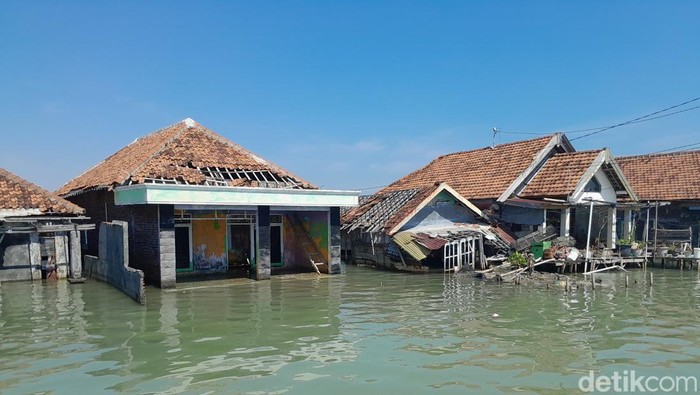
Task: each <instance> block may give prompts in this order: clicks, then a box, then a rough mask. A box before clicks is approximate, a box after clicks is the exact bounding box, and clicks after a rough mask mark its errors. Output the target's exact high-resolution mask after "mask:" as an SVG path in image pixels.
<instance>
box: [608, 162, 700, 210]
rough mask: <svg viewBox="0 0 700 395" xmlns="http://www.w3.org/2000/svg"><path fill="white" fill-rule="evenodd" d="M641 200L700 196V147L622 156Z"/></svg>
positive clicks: (624, 166) (684, 198)
mask: <svg viewBox="0 0 700 395" xmlns="http://www.w3.org/2000/svg"><path fill="white" fill-rule="evenodd" d="M617 163H618V165H620V167H621V168H622V172H623V173H624V174H625V176H626V177H627V180H628V181H629V183H630V184H632V188H633V189H634V191H635V192H636V193H637V196H638V197H639V200H644V201H675V200H700V150H699V151H685V152H673V153H668V154H656V155H638V156H624V157H618V158H617Z"/></svg>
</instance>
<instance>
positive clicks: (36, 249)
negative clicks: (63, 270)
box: [29, 232, 41, 280]
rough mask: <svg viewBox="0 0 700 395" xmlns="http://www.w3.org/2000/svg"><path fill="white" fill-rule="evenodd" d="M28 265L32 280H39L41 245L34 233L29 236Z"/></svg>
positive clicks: (37, 234)
mask: <svg viewBox="0 0 700 395" xmlns="http://www.w3.org/2000/svg"><path fill="white" fill-rule="evenodd" d="M29 265H30V269H29V270H30V272H31V278H32V280H41V244H40V243H39V233H36V232H34V233H30V234H29Z"/></svg>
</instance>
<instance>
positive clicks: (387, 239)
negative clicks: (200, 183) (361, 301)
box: [343, 133, 636, 268]
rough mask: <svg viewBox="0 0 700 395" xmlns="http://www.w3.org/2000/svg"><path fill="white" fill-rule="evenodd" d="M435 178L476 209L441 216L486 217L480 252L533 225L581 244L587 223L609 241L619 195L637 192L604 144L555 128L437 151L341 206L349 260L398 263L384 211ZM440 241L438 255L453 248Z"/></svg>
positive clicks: (408, 202)
mask: <svg viewBox="0 0 700 395" xmlns="http://www.w3.org/2000/svg"><path fill="white" fill-rule="evenodd" d="M436 183H438V184H440V183H444V184H445V185H448V186H449V187H450V188H449V190H451V191H454V195H455V196H456V197H459V199H458V200H460V201H464V202H468V203H469V204H468V205H466V204H465V206H466V207H469V208H470V209H471V211H472V212H474V213H476V215H475V216H474V217H467V216H466V215H465V213H464V212H463V213H462V217H453V218H448V217H445V216H441V219H443V220H445V219H453V221H452V222H454V223H460V222H467V223H468V222H469V221H473V220H474V219H477V220H478V221H477V223H481V221H485V223H486V224H488V225H489V227H488V229H490V231H489V233H490V234H491V235H493V236H494V237H490V238H484V239H483V240H484V241H487V243H486V246H485V247H484V248H482V249H481V253H482V254H486V255H488V254H489V253H496V252H508V251H509V250H512V249H516V248H517V247H518V241H519V240H518V239H519V238H522V239H523V240H528V239H527V236H528V235H531V234H533V233H537V234H540V233H541V234H545V235H547V236H552V237H555V236H565V237H570V236H573V237H575V238H576V243H577V244H578V245H585V244H586V242H587V239H588V238H589V235H588V233H589V231H588V228H589V223H591V226H590V228H591V229H592V230H595V232H594V236H590V240H589V243H599V244H602V245H603V246H604V247H607V248H615V242H616V232H617V221H616V216H617V203H618V199H619V198H621V197H625V198H626V199H632V200H634V199H636V196H635V195H634V192H633V190H632V188H631V187H630V185H629V183H628V182H627V180H626V179H625V177H624V175H623V174H622V171H621V169H620V168H619V166H618V165H617V164H616V162H615V159H614V158H613V157H612V155H611V153H610V151H609V150H607V149H603V150H597V151H585V152H576V150H575V149H574V147H573V145H572V144H571V143H570V142H569V140H568V139H567V137H566V136H565V135H564V134H561V133H557V134H553V135H550V136H545V137H541V138H536V139H531V140H525V141H517V142H513V143H507V144H501V145H496V146H491V147H485V148H481V149H476V150H470V151H464V152H457V153H452V154H447V155H442V156H440V157H438V158H436V159H434V160H433V161H432V162H430V163H429V164H428V165H426V166H424V167H422V168H420V169H418V170H416V171H414V172H412V173H410V174H409V175H407V176H405V177H403V178H401V179H399V180H397V181H395V182H393V183H391V184H390V185H388V186H387V187H385V188H384V189H382V190H380V191H379V192H378V193H376V194H375V195H372V196H370V197H365V198H363V199H362V204H360V206H359V207H357V208H354V209H351V210H348V211H347V212H346V213H345V214H344V216H343V232H344V236H345V241H344V250H345V254H346V255H347V257H348V260H350V261H354V262H357V263H370V264H377V265H379V266H390V267H391V266H396V264H395V261H396V258H395V257H394V255H396V254H393V253H392V251H394V250H395V249H397V248H401V245H402V244H401V243H402V239H401V238H400V237H399V238H398V239H397V238H396V234H395V233H392V231H393V232H396V231H399V230H401V229H396V228H395V227H394V228H392V226H391V225H392V222H388V224H387V223H386V218H390V217H392V216H393V215H394V214H393V213H394V212H401V210H409V211H411V206H412V205H413V204H414V203H413V199H414V197H413V196H414V195H418V193H419V192H420V191H422V190H425V189H426V188H427V189H428V190H429V189H430V188H431V186H432V185H435V184H436ZM433 203H434V202H433ZM591 208H592V211H593V213H594V215H593V216H591V215H590V213H591ZM474 210H478V212H477V211H474ZM435 215H438V214H435ZM477 223H474V224H473V225H477ZM481 225H483V224H481ZM414 233H415V232H414ZM418 243H419V244H420V242H418ZM445 245H447V244H444V245H443V248H442V251H441V254H442V256H443V259H445V258H444V257H445V256H449V255H451V254H452V251H451V250H447V249H446V248H445V247H444V246H445ZM423 246H424V247H426V245H425V243H424V244H423ZM433 246H434V245H433ZM528 246H529V245H528ZM489 247H490V248H489ZM447 248H451V247H449V246H448V247H447ZM404 251H406V250H405V249H404ZM387 262H389V263H387ZM445 268H448V266H447V265H445Z"/></svg>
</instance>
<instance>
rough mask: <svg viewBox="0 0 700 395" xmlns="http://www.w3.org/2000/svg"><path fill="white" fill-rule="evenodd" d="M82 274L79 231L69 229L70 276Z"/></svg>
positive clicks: (76, 276) (78, 276) (74, 276)
mask: <svg viewBox="0 0 700 395" xmlns="http://www.w3.org/2000/svg"><path fill="white" fill-rule="evenodd" d="M82 276H83V254H82V251H81V245H80V232H79V231H77V230H72V231H70V278H81V277H82Z"/></svg>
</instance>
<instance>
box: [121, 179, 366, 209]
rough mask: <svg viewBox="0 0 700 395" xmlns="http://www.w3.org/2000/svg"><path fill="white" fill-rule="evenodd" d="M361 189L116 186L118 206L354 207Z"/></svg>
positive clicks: (170, 185) (166, 185)
mask: <svg viewBox="0 0 700 395" xmlns="http://www.w3.org/2000/svg"><path fill="white" fill-rule="evenodd" d="M359 195H360V192H359V191H344V190H323V189H282V188H252V187H225V186H208V185H178V184H137V185H129V186H122V187H117V188H115V189H114V203H115V204H116V205H118V206H123V205H134V204H177V205H209V204H210V205H217V206H296V207H354V206H357V205H358V200H359Z"/></svg>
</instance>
